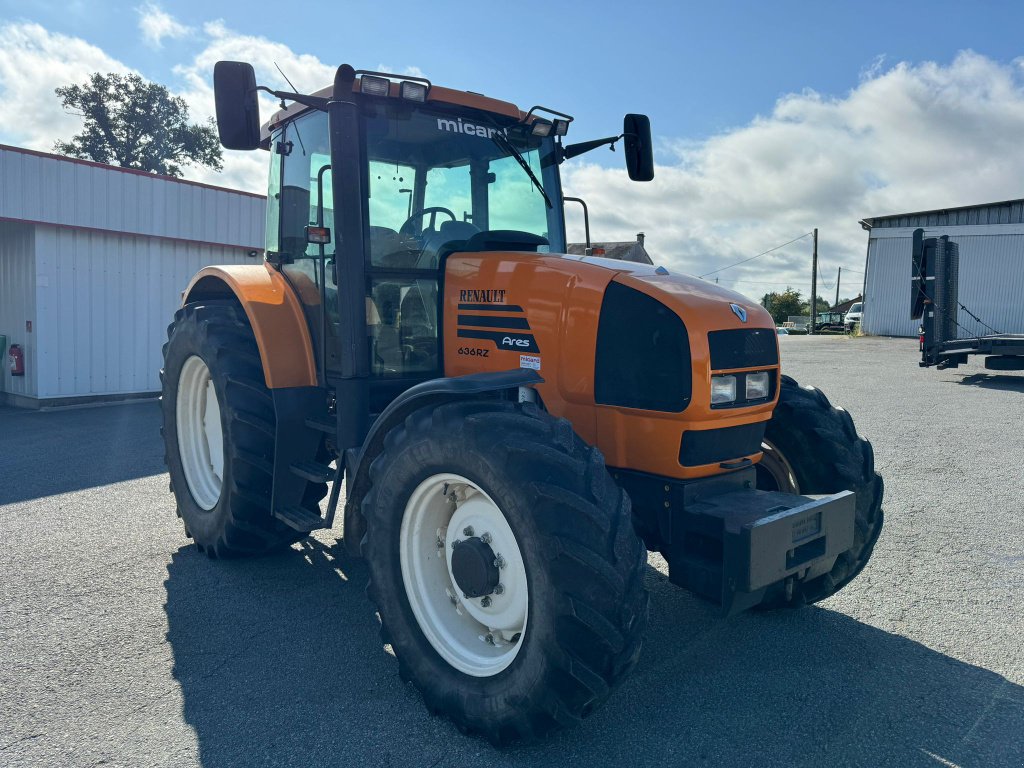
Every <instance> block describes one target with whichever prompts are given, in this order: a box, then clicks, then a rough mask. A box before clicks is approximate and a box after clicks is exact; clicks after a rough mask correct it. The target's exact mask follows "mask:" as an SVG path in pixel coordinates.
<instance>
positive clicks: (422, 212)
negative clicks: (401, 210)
mask: <svg viewBox="0 0 1024 768" xmlns="http://www.w3.org/2000/svg"><path fill="white" fill-rule="evenodd" d="M428 213H429V214H430V226H429V227H428V228H427V229H430V230H436V228H435V227H434V223H435V222H436V221H437V214H439V213H443V214H445V215H447V216H449V217H451V220H452V221H458V219H457V218H456V216H455V214H454V213H452V212H451V211H450V210H448V209H447V208H444V207H443V206H440V205H432V206H430V207H429V208H420V209H419V210H418V211H413V212H412V214H410V216H409V218H408V219H406V220H405V224H403V225H402V226H401V228H400V229H399V230H398V234H399V236H400V237H412V236H413V234H412V233H413V229H412V225H413V224H415V223H416V222H417V221H418V220H419V219H420V218H422V217H423V216H426V215H427V214H428Z"/></svg>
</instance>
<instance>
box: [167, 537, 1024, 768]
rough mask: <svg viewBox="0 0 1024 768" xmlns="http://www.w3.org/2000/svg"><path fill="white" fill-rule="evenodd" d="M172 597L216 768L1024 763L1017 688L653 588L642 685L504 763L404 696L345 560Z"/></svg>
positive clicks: (176, 583) (357, 568)
mask: <svg viewBox="0 0 1024 768" xmlns="http://www.w3.org/2000/svg"><path fill="white" fill-rule="evenodd" d="M652 557H653V556H652ZM165 584H166V589H167V604H166V611H167V618H168V625H169V631H168V641H169V643H170V646H171V648H172V651H173V655H174V677H175V680H176V681H177V683H178V684H179V685H180V687H181V691H182V696H183V700H184V705H183V715H184V718H185V720H186V721H187V722H188V723H189V725H190V726H191V727H192V728H193V729H194V730H195V733H196V735H197V739H198V747H199V757H200V759H201V761H202V764H203V765H204V766H207V767H208V768H209V767H211V766H228V765H255V764H268V765H280V764H289V765H301V766H328V765H337V766H357V767H358V768H367V767H369V766H402V767H403V768H410V767H412V766H451V767H453V768H454V767H456V766H458V767H459V768H462V766H470V765H481V766H493V765H524V766H526V765H529V766H537V765H543V766H554V765H586V766H603V765H608V766H622V765H645V764H651V765H692V764H704V765H709V766H711V765H716V766H717V765H725V766H731V765H737V766H739V765H744V766H746V765H780V766H794V765H815V766H818V765H838V764H842V765H871V766H880V765H894V766H914V765H922V766H925V765H963V766H968V765H985V766H1002V765H1006V766H1011V765H1014V766H1019V765H1021V764H1022V763H1024V741H1022V740H1021V737H1020V735H1021V734H1022V733H1024V688H1022V687H1021V686H1018V685H1015V684H1013V683H1011V682H1009V681H1007V680H1006V679H1005V678H1003V677H1002V676H1000V675H998V674H995V673H993V672H990V671H988V670H985V669H983V668H980V667H976V666H972V665H970V664H966V663H963V662H960V661H957V660H956V659H953V658H951V657H949V656H946V655H944V654H942V653H938V652H936V651H933V650H931V649H929V648H927V647H925V646H923V645H921V644H919V643H916V642H914V641H912V640H908V639H906V638H904V637H901V636H898V635H894V634H890V633H888V632H885V631H882V630H879V629H876V628H874V627H871V626H869V625H867V624H864V623H861V622H859V621H856V620H855V619H852V618H850V617H848V616H846V615H844V614H842V613H838V612H836V611H833V610H829V609H827V608H818V607H811V608H806V609H803V610H797V611H784V612H778V613H763V614H753V613H749V614H746V615H743V616H740V617H737V618H735V619H732V620H729V621H725V620H722V619H720V618H719V617H718V616H717V614H716V613H715V612H714V610H713V609H712V608H711V607H710V606H708V605H706V604H704V603H701V602H699V601H697V600H696V599H694V598H692V597H691V596H690V595H688V594H687V593H685V592H683V591H681V590H679V589H677V588H676V587H674V586H672V585H671V584H669V583H668V581H667V580H666V578H665V577H664V576H663V575H662V574H661V573H660V572H658V571H657V570H655V569H654V568H650V569H649V570H648V586H649V588H650V589H651V624H650V628H649V631H648V636H647V643H646V645H645V647H644V651H643V656H642V658H641V661H640V664H639V666H638V667H637V669H636V670H635V672H634V673H633V675H632V676H631V677H630V678H629V679H628V680H627V681H626V682H625V683H624V684H623V686H622V687H621V688H620V689H619V690H618V691H616V692H615V693H614V694H613V696H612V698H611V699H610V700H609V701H608V702H607V703H606V704H605V705H604V706H603V707H602V708H600V709H599V710H598V711H597V712H596V713H595V714H594V715H593V716H592V717H591V718H589V719H588V720H587V721H586V722H584V723H583V725H582V726H581V727H580V728H577V729H575V730H572V731H569V732H565V733H561V734H558V735H556V736H555V737H554V738H552V739H550V740H548V741H547V742H544V743H541V744H539V745H532V746H521V747H514V748H512V749H510V750H507V751H505V752H497V751H495V750H493V749H492V748H491V747H490V745H489V744H487V743H486V742H484V741H482V740H480V739H478V738H474V737H469V736H464V735H462V734H460V733H459V732H458V731H457V730H456V729H455V728H454V726H452V725H451V724H450V723H449V722H448V721H446V720H444V719H441V718H436V717H432V716H430V715H429V714H427V712H426V710H425V708H424V707H423V705H422V702H421V700H420V697H419V695H418V694H417V693H416V691H415V690H414V689H413V688H412V687H411V686H406V685H403V684H402V683H401V682H400V681H399V680H398V676H397V665H396V663H395V661H394V659H393V658H392V657H391V656H389V655H388V654H387V653H385V652H383V651H382V648H381V645H380V643H379V640H378V633H377V628H378V624H377V620H376V617H375V616H374V614H373V611H372V608H371V606H370V603H369V602H368V600H367V599H366V597H365V596H364V587H365V584H366V569H365V567H364V566H363V565H362V564H361V563H360V562H358V561H353V560H351V559H349V558H348V557H347V556H346V555H345V554H344V550H343V544H342V542H341V541H338V542H336V543H332V544H330V545H328V544H324V543H321V542H320V541H317V540H312V539H311V540H309V541H308V542H306V543H304V544H302V545H297V546H296V547H294V548H293V549H292V550H290V551H288V552H286V553H283V554H281V555H277V556H274V557H270V558H264V559H259V560H249V561H231V562H224V561H209V560H207V559H206V558H205V557H203V556H202V555H200V554H199V553H198V552H197V551H196V549H195V547H194V546H186V547H183V548H181V549H179V550H178V551H177V552H176V553H175V554H174V555H173V558H172V560H171V563H170V565H169V566H168V577H167V580H166V582H165Z"/></svg>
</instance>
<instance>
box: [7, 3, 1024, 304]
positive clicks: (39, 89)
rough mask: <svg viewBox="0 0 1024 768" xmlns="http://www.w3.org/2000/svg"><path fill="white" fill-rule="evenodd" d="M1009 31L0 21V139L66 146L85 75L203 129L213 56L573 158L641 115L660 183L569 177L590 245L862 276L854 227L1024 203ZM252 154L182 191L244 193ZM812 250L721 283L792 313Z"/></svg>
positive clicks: (1019, 7)
mask: <svg viewBox="0 0 1024 768" xmlns="http://www.w3.org/2000/svg"><path fill="white" fill-rule="evenodd" d="M1022 29H1024V4H1022V3H1009V2H1003V3H985V2H975V3H971V4H969V5H968V4H964V3H963V2H958V3H952V2H948V3H947V2H931V3H903V4H899V5H897V4H895V3H864V2H862V3H856V4H853V3H835V2H818V3H809V2H807V3H798V2H772V3H766V2H758V3H755V2H717V3H708V2H705V3H667V2H650V3H645V2H624V3H619V4H613V3H605V2H600V3H599V2H593V3H578V2H561V3H558V2H534V1H533V0H530V1H528V2H517V3H504V4H497V3H486V2H476V3H471V2H467V1H466V0H461V1H460V2H449V1H448V0H434V1H433V2H430V3H425V2H416V3H413V2H407V0H394V1H393V2H388V3H364V2H359V3H356V2H338V3H331V4H326V3H318V4H309V3H297V2H292V3H273V4H271V3H253V2H245V3H242V2H212V1H208V2H198V1H197V0H179V1H178V2H173V3H172V2H163V3H159V2H145V1H144V0H140V1H139V2H108V3H102V4H100V3H94V2H84V0H76V1H72V2H50V1H49V0H36V2H34V3H32V4H31V5H29V4H26V3H24V2H23V0H20V1H19V2H12V0H0V98H5V97H6V98H8V99H18V103H19V104H21V105H24V106H23V108H22V109H21V110H19V112H18V113H17V114H15V115H12V114H10V113H9V114H8V115H6V116H3V117H0V141H2V142H5V143H13V144H21V145H24V146H32V147H34V148H39V149H48V148H49V147H52V144H53V141H54V140H55V139H56V138H65V137H66V135H67V133H68V131H73V130H74V125H73V122H72V121H71V118H69V117H68V116H66V115H63V114H60V112H59V111H56V112H55V111H54V102H55V98H54V97H52V88H53V87H55V86H56V85H60V84H63V83H64V82H66V81H67V80H68V79H73V80H74V79H77V80H81V79H83V78H84V75H85V74H86V73H87V72H88V71H91V70H92V69H98V68H103V69H118V68H120V69H133V70H136V71H138V72H140V73H142V74H143V75H144V76H146V77H148V78H150V79H153V80H157V81H159V82H162V83H164V84H166V85H168V86H169V87H170V88H171V89H172V90H174V91H176V92H178V93H181V94H182V95H183V96H185V97H186V99H187V101H188V102H189V104H190V106H191V107H192V111H193V114H194V116H195V117H202V116H205V115H207V114H209V112H210V111H212V104H211V103H210V99H209V77H210V70H211V68H212V62H213V61H215V60H216V58H218V57H221V56H225V57H242V56H245V57H250V58H252V59H253V63H254V64H256V65H257V71H258V73H259V75H260V77H261V79H269V78H273V77H276V73H274V72H273V63H272V62H273V61H274V60H276V61H278V62H279V63H280V64H281V65H282V66H283V67H284V68H285V71H286V72H287V73H288V75H289V76H290V77H292V79H294V80H296V81H298V83H299V84H300V87H310V88H312V87H315V86H319V85H324V84H326V83H327V82H328V80H329V77H330V71H331V69H332V68H333V67H334V66H336V65H337V64H339V63H342V62H347V63H351V64H353V65H355V66H357V67H361V68H375V67H377V66H379V65H387V66H390V67H392V68H394V69H395V70H397V71H401V70H405V69H407V68H416V69H418V70H420V71H422V72H423V73H424V74H425V75H426V76H427V77H429V78H430V79H431V80H433V81H434V82H435V83H438V84H442V85H446V86H450V87H455V88H462V89H467V90H473V91H480V92H484V93H487V94H488V95H492V96H495V97H498V98H503V99H507V100H510V101H514V102H516V103H518V104H519V105H520V106H523V107H529V106H532V105H533V104H536V103H540V104H544V105H546V106H550V107H554V108H557V109H562V110H564V111H567V112H570V113H572V114H574V115H575V116H576V118H577V122H576V123H575V124H574V125H573V131H572V138H574V139H577V140H580V139H585V138H591V137H596V136H603V135H607V134H610V133H612V132H614V131H615V130H616V129H617V128H618V127H619V126H620V125H621V119H622V115H623V113H625V112H630V111H637V112H646V113H647V114H649V115H650V116H651V119H652V125H653V130H654V134H655V137H656V139H657V142H658V148H659V151H658V155H657V159H658V164H659V165H658V173H657V177H656V179H655V182H653V183H651V184H649V185H636V184H629V183H628V182H626V181H625V179H624V173H623V172H622V170H621V167H620V165H619V164H620V163H621V155H620V154H618V153H616V154H614V155H613V154H611V153H609V152H604V151H597V152H593V153H591V154H590V155H587V156H585V157H584V158H581V159H580V160H579V161H574V162H573V163H571V164H567V165H566V167H565V168H564V177H565V186H566V189H567V192H568V193H570V194H571V193H575V194H581V195H583V196H584V197H586V198H587V199H588V201H590V203H591V209H592V215H593V217H594V221H593V222H592V224H593V227H592V228H593V229H594V232H595V236H596V237H597V238H603V239H619V238H621V239H625V238H627V237H632V236H633V235H634V234H635V232H637V231H639V230H645V231H646V232H647V235H648V243H649V246H650V250H652V252H655V255H656V256H657V257H659V258H660V260H662V261H664V262H665V263H667V264H668V265H670V266H676V267H679V268H683V269H686V270H688V271H694V272H704V271H708V270H710V269H713V268H714V267H716V266H720V265H722V264H726V263H730V262H731V261H737V260H739V259H741V258H744V257H746V256H750V255H753V254H754V253H758V252H760V251H761V250H764V249H767V248H770V247H772V246H775V245H778V244H779V243H782V242H785V241H787V240H789V239H791V238H793V237H795V236H797V235H799V234H801V233H803V232H806V231H809V230H810V229H812V228H813V227H814V226H818V227H819V228H821V231H822V255H823V261H824V262H825V266H826V267H827V268H828V269H830V270H833V271H834V269H835V268H837V267H838V266H840V265H844V266H846V267H847V268H848V269H850V270H854V269H858V268H859V269H863V267H862V266H860V265H861V264H862V262H863V251H864V243H865V237H864V235H863V233H862V232H861V231H860V228H859V226H857V223H856V222H857V220H858V219H859V218H861V217H862V216H870V215H876V214H884V213H891V212H896V211H902V210H916V209H921V208H931V207H942V206H951V205H958V204H967V203H974V202H988V201H993V200H998V199H1006V198H1009V197H1020V196H1024V183H1022V182H1021V181H1020V179H1022V178H1024V161H1022V160H1021V159H1019V156H1020V155H1021V154H1022V153H1020V151H1019V137H1020V135H1022V133H1021V131H1022V130H1024V60H1022V59H1021V57H1022V56H1024V41H1022V40H1021V36H1020V30H1022ZM272 84H274V85H277V83H272ZM260 154H261V153H257V155H255V156H253V155H247V156H234V155H233V156H231V157H229V158H228V162H227V164H226V168H225V173H224V174H222V175H220V176H219V177H213V176H211V174H210V173H209V172H207V171H203V170H201V169H193V170H192V171H189V175H191V176H192V177H193V178H200V179H202V180H204V181H212V182H214V183H223V184H228V185H235V186H242V187H247V188H252V189H258V188H259V187H260V186H262V183H263V182H262V174H263V172H264V171H263V166H264V165H265V158H264V157H261V156H259V155H260ZM569 226H570V234H572V232H573V229H574V228H578V227H577V226H576V224H574V223H573V222H572V221H570V223H569ZM806 250H807V242H806V240H804V241H800V242H798V243H797V244H795V245H794V246H790V247H788V248H786V249H782V250H780V251H778V252H775V253H773V254H771V255H770V256H767V257H765V258H763V259H758V260H756V261H754V262H751V263H750V264H748V265H744V266H743V267H742V268H737V269H736V270H730V271H728V272H726V273H723V274H722V281H723V283H726V282H727V279H728V281H729V284H732V285H733V287H736V288H737V289H738V290H742V291H743V292H746V293H751V294H753V293H758V292H763V290H768V289H770V288H771V286H772V285H773V284H777V285H778V287H779V288H781V287H784V284H785V283H787V282H792V283H794V287H798V288H801V289H802V290H804V292H806V290H807V287H808V286H807V285H806V284H807V283H809V280H807V279H806V274H805V273H806V270H805V269H804V267H803V264H804V262H805V261H806V256H807V254H806V253H805V251H806ZM851 274H852V273H851ZM762 289H763V290H762ZM844 293H845V291H844Z"/></svg>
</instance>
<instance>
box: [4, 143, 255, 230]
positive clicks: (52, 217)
mask: <svg viewBox="0 0 1024 768" xmlns="http://www.w3.org/2000/svg"><path fill="white" fill-rule="evenodd" d="M265 215H266V198H264V197H260V196H258V195H250V194H248V193H245V192H236V191H232V190H224V189H216V188H213V187H205V186H201V185H198V184H190V183H185V182H180V181H174V180H170V179H167V178H165V177H160V176H154V175H151V174H140V173H132V172H128V171H124V170H120V169H116V168H110V167H107V166H101V165H95V164H87V163H82V162H75V161H73V160H69V159H67V158H61V157H57V156H52V155H40V154H32V153H27V152H24V151H20V150H16V149H12V148H7V147H3V146H0V218H8V219H21V220H25V221H32V222H48V223H52V224H59V225H62V226H74V227H89V228H92V229H103V230H112V231H115V232H131V233H134V234H140V235H154V236H157V237H170V238H179V239H184V240H194V241H198V242H203V243H211V244H223V245H237V246H239V247H245V248H260V249H262V248H263V227H264V217H265Z"/></svg>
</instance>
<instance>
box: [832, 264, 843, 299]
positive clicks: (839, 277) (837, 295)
mask: <svg viewBox="0 0 1024 768" xmlns="http://www.w3.org/2000/svg"><path fill="white" fill-rule="evenodd" d="M842 279H843V268H842V267H840V268H839V274H838V275H836V303H835V304H833V305H832V306H833V307H836V306H838V305H839V281H840V280H842Z"/></svg>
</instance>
